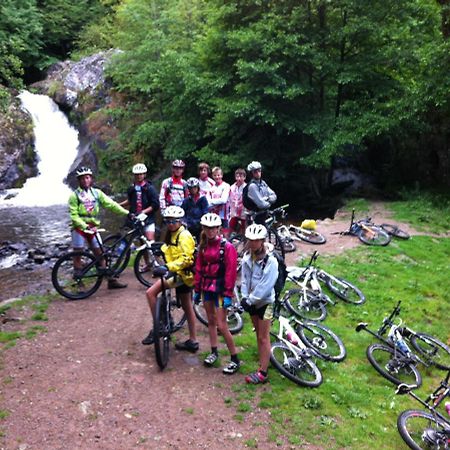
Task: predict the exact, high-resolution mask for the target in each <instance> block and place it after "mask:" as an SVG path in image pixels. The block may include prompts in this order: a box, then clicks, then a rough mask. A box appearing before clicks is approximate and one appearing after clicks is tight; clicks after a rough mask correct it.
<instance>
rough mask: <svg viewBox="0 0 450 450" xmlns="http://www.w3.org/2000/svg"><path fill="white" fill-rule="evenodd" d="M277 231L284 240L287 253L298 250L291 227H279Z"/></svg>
mask: <svg viewBox="0 0 450 450" xmlns="http://www.w3.org/2000/svg"><path fill="white" fill-rule="evenodd" d="M277 233H278V235H279V236H280V238H281V241H282V242H283V248H284V251H285V252H286V253H291V252H295V251H296V250H297V246H296V245H295V239H294V237H292V235H291V233H290V231H289V228H288V227H287V226H286V225H280V226H279V227H277Z"/></svg>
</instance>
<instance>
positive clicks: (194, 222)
mask: <svg viewBox="0 0 450 450" xmlns="http://www.w3.org/2000/svg"><path fill="white" fill-rule="evenodd" d="M186 184H187V187H188V189H189V196H188V197H187V198H185V199H184V200H183V204H182V205H181V207H182V208H183V209H184V212H185V217H184V218H185V223H186V225H187V228H188V230H189V231H190V232H191V234H192V236H194V238H195V239H196V240H197V242H198V241H199V240H200V232H201V231H202V228H201V225H200V219H201V218H202V216H204V215H205V214H206V213H207V212H208V200H207V199H206V197H205V196H203V195H201V194H200V186H199V181H198V179H197V178H194V177H191V178H189V179H188V180H187V182H186Z"/></svg>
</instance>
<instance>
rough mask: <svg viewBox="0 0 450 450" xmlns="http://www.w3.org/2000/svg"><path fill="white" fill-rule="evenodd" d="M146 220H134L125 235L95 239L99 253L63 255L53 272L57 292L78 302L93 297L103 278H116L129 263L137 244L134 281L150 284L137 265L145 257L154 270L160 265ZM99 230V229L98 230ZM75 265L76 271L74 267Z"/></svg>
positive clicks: (158, 252) (141, 218) (159, 254)
mask: <svg viewBox="0 0 450 450" xmlns="http://www.w3.org/2000/svg"><path fill="white" fill-rule="evenodd" d="M144 227H145V217H144V215H141V216H139V218H134V219H133V221H132V229H131V230H129V231H127V232H125V234H117V235H112V236H109V237H108V238H106V239H105V242H103V243H102V241H101V239H99V237H98V235H97V234H95V236H94V239H97V242H99V245H100V250H101V254H99V255H98V256H96V255H94V254H93V253H92V252H91V251H88V250H77V251H70V252H68V253H66V254H64V255H62V256H61V257H60V258H59V259H58V260H57V261H56V263H55V265H54V266H53V269H52V283H53V286H54V288H55V289H56V291H57V292H58V293H59V294H61V295H62V296H64V297H66V298H68V299H69V300H81V299H84V298H87V297H89V296H91V295H92V294H94V293H95V292H96V291H97V290H98V288H99V287H100V285H101V283H102V280H103V278H104V277H107V278H110V277H114V276H117V275H119V274H120V273H121V272H122V271H123V270H124V269H125V268H126V267H127V264H128V262H129V260H130V255H131V248H132V246H133V245H134V242H135V241H139V242H140V243H141V246H140V247H139V248H138V253H137V255H136V260H135V264H134V273H135V276H136V278H137V279H138V280H139V281H140V282H141V283H143V284H144V285H146V286H150V285H151V282H150V281H149V280H148V279H147V278H146V277H148V276H149V275H151V272H149V273H144V272H143V271H141V266H140V264H141V263H140V262H141V261H145V260H146V258H147V260H148V261H149V264H150V265H151V266H152V267H154V266H157V265H159V264H163V257H162V253H161V245H162V243H160V242H150V241H149V240H148V239H147V238H146V236H145V233H144ZM100 231H102V230H100ZM74 261H76V262H77V268H75V267H74Z"/></svg>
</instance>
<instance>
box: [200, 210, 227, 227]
mask: <svg viewBox="0 0 450 450" xmlns="http://www.w3.org/2000/svg"><path fill="white" fill-rule="evenodd" d="M200 225H203V226H204V227H208V228H213V227H220V226H221V225H222V219H221V218H220V217H219V216H218V215H217V214H216V213H206V214H205V215H203V216H202V218H201V219H200Z"/></svg>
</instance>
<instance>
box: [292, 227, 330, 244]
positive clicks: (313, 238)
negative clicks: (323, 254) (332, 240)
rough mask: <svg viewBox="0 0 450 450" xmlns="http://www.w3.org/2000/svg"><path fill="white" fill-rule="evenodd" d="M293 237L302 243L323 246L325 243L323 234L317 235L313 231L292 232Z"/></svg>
mask: <svg viewBox="0 0 450 450" xmlns="http://www.w3.org/2000/svg"><path fill="white" fill-rule="evenodd" d="M294 233H295V235H296V236H297V237H298V238H300V239H301V240H302V241H305V242H308V243H310V244H317V245H320V244H325V242H327V239H326V237H325V236H324V235H323V234H320V233H318V232H317V231H313V230H306V231H294Z"/></svg>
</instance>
